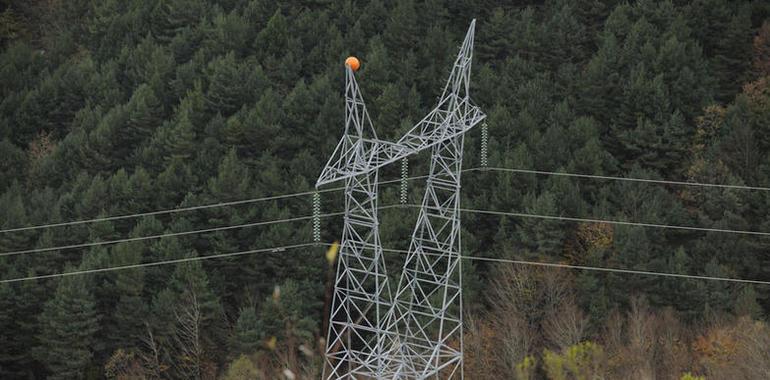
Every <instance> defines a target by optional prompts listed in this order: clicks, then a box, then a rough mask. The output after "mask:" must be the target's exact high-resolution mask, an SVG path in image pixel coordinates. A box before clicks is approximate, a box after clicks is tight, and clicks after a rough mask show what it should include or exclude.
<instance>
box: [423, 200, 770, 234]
mask: <svg viewBox="0 0 770 380" xmlns="http://www.w3.org/2000/svg"><path fill="white" fill-rule="evenodd" d="M410 206H414V205H410ZM460 211H462V212H469V213H477V214H490V215H502V216H515V217H522V218H537V219H546V220H561V221H566V222H582V223H607V224H616V225H622V226H637V227H651V228H669V229H675V230H688V231H700V232H720V233H731V234H740V235H755V236H770V232H762V231H746V230H731V229H724V228H708V227H692V226H679V225H674V224H656V223H639V222H624V221H621V220H606V219H593V218H573V217H569V216H555V215H540V214H526V213H520V212H504V211H495V210H477V209H468V208H461V209H460Z"/></svg>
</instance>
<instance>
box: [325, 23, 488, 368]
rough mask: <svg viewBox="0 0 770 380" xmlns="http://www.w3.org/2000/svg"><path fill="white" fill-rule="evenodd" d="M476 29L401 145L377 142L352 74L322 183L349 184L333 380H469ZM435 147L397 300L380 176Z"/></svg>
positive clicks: (333, 328) (332, 342)
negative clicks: (465, 312) (467, 228)
mask: <svg viewBox="0 0 770 380" xmlns="http://www.w3.org/2000/svg"><path fill="white" fill-rule="evenodd" d="M474 30H475V20H474V21H473V22H472V23H471V25H470V28H469V30H468V33H467V34H466V36H465V40H464V41H463V44H462V46H461V48H460V53H459V54H458V56H457V59H456V60H455V62H454V66H453V68H452V72H451V74H450V76H449V80H448V82H447V85H446V86H445V87H444V91H443V93H442V96H441V98H440V100H439V102H438V105H437V106H436V107H435V108H434V109H433V110H432V111H431V112H430V113H428V115H427V116H425V117H424V118H423V119H422V120H421V121H420V122H418V123H417V124H416V125H415V126H414V127H413V128H411V129H410V130H409V131H408V132H407V133H406V134H405V135H404V136H403V137H402V138H400V139H399V140H398V141H397V142H395V143H394V142H389V141H384V140H379V139H378V138H377V135H376V133H375V132H374V129H373V127H372V124H371V120H370V118H369V115H368V112H367V111H366V106H365V104H364V101H363V97H362V96H361V93H360V90H359V87H358V84H357V82H356V80H355V76H354V74H353V70H351V68H350V67H347V68H346V90H345V93H346V96H345V102H346V107H345V134H344V136H343V137H342V139H341V140H340V142H339V144H338V145H337V147H336V149H335V151H334V153H333V154H332V157H331V158H330V159H329V162H328V163H327V164H326V166H325V167H324V169H323V171H322V172H321V175H320V177H319V179H318V182H317V183H316V186H321V185H324V184H328V183H332V182H336V181H339V180H345V216H344V227H343V236H342V243H341V247H340V256H339V262H338V267H337V276H336V280H335V288H334V297H333V299H332V305H331V313H330V321H329V326H330V328H329V332H328V338H327V347H326V360H327V364H328V365H327V366H326V367H325V369H324V378H325V379H375V378H376V379H384V378H392V379H425V378H428V377H434V376H435V377H437V378H438V377H439V376H440V377H441V378H454V377H462V297H461V294H462V293H461V292H462V275H461V264H460V214H459V203H460V172H461V169H462V150H463V140H464V135H465V132H467V131H468V130H470V129H471V128H472V127H474V126H475V125H476V124H478V123H479V122H481V120H483V119H484V117H485V115H484V114H483V113H482V112H481V110H480V109H479V108H478V107H477V106H475V105H474V104H473V103H472V102H471V100H470V97H469V85H470V68H471V60H472V51H473V37H474ZM428 148H430V149H431V164H430V173H429V176H428V179H427V185H426V190H425V195H424V198H423V201H422V207H421V209H420V213H419V217H418V220H417V224H416V226H415V229H414V233H413V235H412V241H411V244H410V248H409V253H408V254H407V258H406V261H405V264H404V268H403V271H402V273H401V276H400V280H399V285H398V289H397V291H396V294H395V296H394V297H392V294H391V291H390V286H389V284H388V277H387V273H386V268H385V263H384V260H383V256H382V246H381V243H380V238H379V230H378V227H379V220H378V217H377V175H378V170H379V168H381V167H383V166H385V165H388V164H390V163H393V162H396V161H399V160H401V159H403V158H405V157H407V156H410V155H412V154H415V153H418V152H420V151H423V150H426V149H428Z"/></svg>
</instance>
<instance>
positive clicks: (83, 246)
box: [0, 212, 342, 257]
mask: <svg viewBox="0 0 770 380" xmlns="http://www.w3.org/2000/svg"><path fill="white" fill-rule="evenodd" d="M336 215H342V213H341V212H336V213H330V214H323V215H321V217H322V218H323V217H329V216H336ZM312 218H313V216H312V215H307V216H299V217H295V218H286V219H278V220H268V221H262V222H253V223H243V224H236V225H231V226H222V227H213V228H205V229H201V230H192V231H181V232H169V233H164V234H159V235H148V236H139V237H133V238H125V239H116V240H107V241H97V242H88V243H80V244H71V245H62V246H58V247H46V248H36V249H26V250H22V251H11V252H2V253H0V257H2V256H13V255H21V254H27V253H39V252H50V251H59V250H64V249H74V248H86V247H94V246H99V245H110V244H118V243H128V242H136V241H143V240H152V239H161V238H165V237H172V236H184V235H193V234H201V233H207V232H216V231H225V230H232V229H237V228H248V227H255V226H264V225H270V224H276V223H287V222H295V221H299V220H308V219H312Z"/></svg>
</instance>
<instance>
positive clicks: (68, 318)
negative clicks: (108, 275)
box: [36, 268, 99, 379]
mask: <svg viewBox="0 0 770 380" xmlns="http://www.w3.org/2000/svg"><path fill="white" fill-rule="evenodd" d="M70 269H71V268H70ZM87 284H88V282H87V281H85V278H83V277H77V276H72V277H64V278H62V279H61V280H60V282H59V285H58V286H57V288H56V292H55V293H54V294H53V298H52V299H51V300H50V301H48V302H47V303H46V304H45V307H44V310H43V313H42V314H41V315H40V335H39V336H38V339H39V340H40V345H39V346H38V347H37V351H36V352H37V357H38V358H39V360H40V361H41V362H42V363H43V364H44V365H45V366H46V368H47V369H48V370H49V371H50V377H49V378H51V379H71V378H82V377H84V376H85V374H86V372H87V371H88V369H89V367H90V366H92V365H93V363H92V359H93V355H94V351H93V349H94V345H95V344H96V336H95V334H96V332H97V331H98V329H99V317H98V315H97V314H96V306H95V301H94V296H93V294H92V293H91V291H90V290H89V289H88V288H87Z"/></svg>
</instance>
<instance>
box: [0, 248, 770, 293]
mask: <svg viewBox="0 0 770 380" xmlns="http://www.w3.org/2000/svg"><path fill="white" fill-rule="evenodd" d="M319 245H321V246H330V245H331V244H327V243H301V244H294V245H286V246H281V247H272V248H260V249H252V250H248V251H238V252H228V253H220V254H214V255H207V256H195V257H185V258H181V259H172V260H163V261H154V262H150V263H140V264H130V265H120V266H114V267H105V268H96V269H86V270H77V271H71V272H62V273H52V274H45V275H36V276H27V277H18V278H11V279H6V280H0V284H3V283H13V282H21V281H31V280H41V279H48V278H55V277H67V276H75V275H84V274H92V273H103V272H113V271H119V270H125V269H136V268H143V267H150V266H161V265H169V264H178V263H183V262H189V261H199V260H208V259H216V258H223V257H234V256H242V255H249V254H254V253H263V252H284V251H286V250H291V249H296V248H304V247H310V246H319ZM383 251H386V252H394V253H408V252H409V251H407V250H403V249H392V248H383ZM426 254H428V255H431V254H430V253H426ZM437 256H438V255H437ZM460 257H461V258H462V259H463V260H471V261H486V262H495V263H509V264H520V265H532V266H542V267H552V268H562V269H575V270H585V271H598V272H612V273H622V274H636V275H643V276H659V277H672V278H682V279H690V280H707V281H722V282H733V283H744V284H756V285H770V281H760V280H747V279H741V278H732V277H714V276H699V275H689V274H681V273H670V272H654V271H642V270H632V269H620V268H607V267H596V266H587V265H571V264H559V263H548V262H542V261H527V260H512V259H501V258H493V257H479V256H460Z"/></svg>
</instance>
